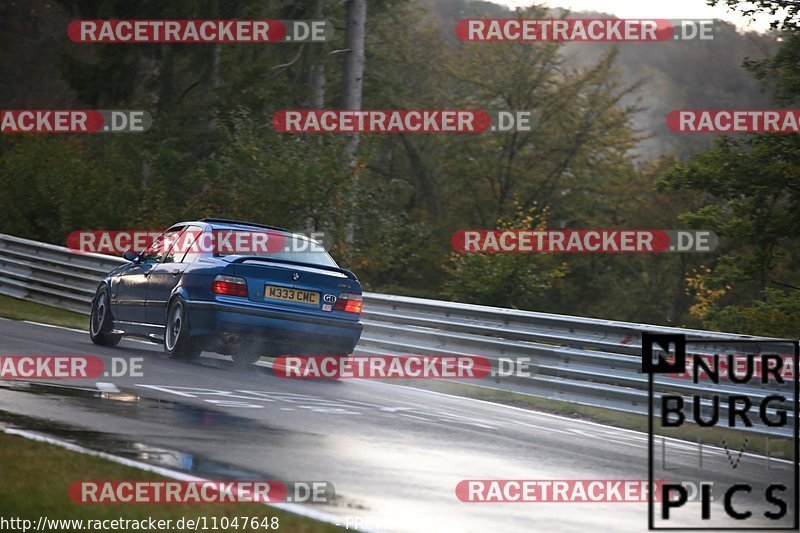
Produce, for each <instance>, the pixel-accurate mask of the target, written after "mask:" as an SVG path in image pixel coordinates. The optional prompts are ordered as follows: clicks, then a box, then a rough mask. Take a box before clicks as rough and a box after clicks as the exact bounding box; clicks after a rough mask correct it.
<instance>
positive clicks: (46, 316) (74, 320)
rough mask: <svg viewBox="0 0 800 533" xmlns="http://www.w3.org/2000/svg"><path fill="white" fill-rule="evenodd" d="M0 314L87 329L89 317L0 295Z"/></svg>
mask: <svg viewBox="0 0 800 533" xmlns="http://www.w3.org/2000/svg"><path fill="white" fill-rule="evenodd" d="M0 316H1V317H4V318H11V319H13V320H32V321H34V322H42V323H43V324H53V325H55V326H64V327H66V328H76V329H82V330H87V329H89V317H88V316H87V315H82V314H80V313H76V312H74V311H67V310H66V309H61V308H60V307H52V306H50V305H44V304H39V303H36V302H30V301H28V300H21V299H19V298H12V297H11V296H4V295H0Z"/></svg>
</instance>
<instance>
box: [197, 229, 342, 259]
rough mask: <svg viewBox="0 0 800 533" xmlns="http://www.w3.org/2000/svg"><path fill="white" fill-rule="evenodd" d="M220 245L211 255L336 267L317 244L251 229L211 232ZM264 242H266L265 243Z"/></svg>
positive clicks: (309, 240) (294, 236) (307, 240)
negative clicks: (249, 257) (282, 260)
mask: <svg viewBox="0 0 800 533" xmlns="http://www.w3.org/2000/svg"><path fill="white" fill-rule="evenodd" d="M213 233H214V234H215V236H216V242H217V243H220V244H219V245H218V246H217V248H216V250H215V253H214V255H215V256H217V257H224V256H226V255H246V256H252V257H263V258H265V259H286V260H289V261H300V262H302V263H308V264H311V265H321V266H332V267H338V266H339V265H337V264H336V261H334V260H333V258H332V257H331V256H330V255H328V252H326V251H325V248H323V247H322V245H321V244H319V243H318V242H316V241H313V240H311V239H307V238H305V237H302V236H297V235H286V234H284V233H273V232H269V231H254V230H228V229H214V230H213ZM265 240H266V243H265V242H264V241H265Z"/></svg>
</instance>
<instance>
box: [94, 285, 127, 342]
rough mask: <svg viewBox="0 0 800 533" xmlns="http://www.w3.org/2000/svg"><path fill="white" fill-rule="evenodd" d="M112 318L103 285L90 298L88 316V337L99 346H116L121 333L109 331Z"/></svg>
mask: <svg viewBox="0 0 800 533" xmlns="http://www.w3.org/2000/svg"><path fill="white" fill-rule="evenodd" d="M112 326H113V319H112V318H111V307H110V306H109V299H108V287H106V286H105V285H103V286H102V287H100V288H99V289H97V292H96V293H95V295H94V298H93V299H92V313H91V315H90V316H89V338H90V339H92V342H93V343H95V344H99V345H100V346H116V345H117V344H119V341H120V339H122V335H121V334H120V333H111V329H112Z"/></svg>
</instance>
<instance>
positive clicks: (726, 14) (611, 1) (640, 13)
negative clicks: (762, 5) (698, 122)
mask: <svg viewBox="0 0 800 533" xmlns="http://www.w3.org/2000/svg"><path fill="white" fill-rule="evenodd" d="M489 1H491V2H493V3H495V4H501V5H505V6H509V7H520V6H528V5H530V4H540V5H548V6H550V7H563V8H568V9H570V10H572V11H599V12H603V13H610V14H612V15H615V16H617V17H619V18H664V19H709V18H718V19H723V20H726V21H728V22H730V23H732V24H734V25H736V26H737V27H739V28H741V29H744V30H750V31H766V30H768V29H769V23H770V18H769V17H768V16H760V17H756V19H755V20H754V21H751V20H750V18H749V17H743V16H742V15H741V14H740V13H738V12H734V11H730V10H728V8H727V7H725V6H717V7H710V6H708V5H707V4H706V0H489Z"/></svg>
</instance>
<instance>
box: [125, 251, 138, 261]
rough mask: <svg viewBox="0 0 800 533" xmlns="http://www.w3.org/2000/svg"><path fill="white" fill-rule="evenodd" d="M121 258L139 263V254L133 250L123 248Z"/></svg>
mask: <svg viewBox="0 0 800 533" xmlns="http://www.w3.org/2000/svg"><path fill="white" fill-rule="evenodd" d="M122 258H123V259H127V260H128V261H130V262H132V263H139V254H137V253H136V252H134V251H133V250H125V251H124V252H123V253H122Z"/></svg>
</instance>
